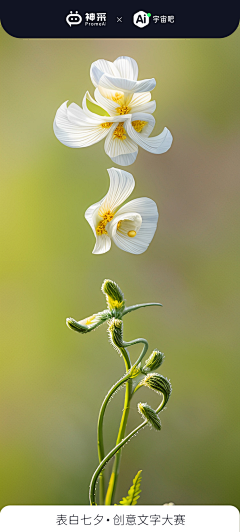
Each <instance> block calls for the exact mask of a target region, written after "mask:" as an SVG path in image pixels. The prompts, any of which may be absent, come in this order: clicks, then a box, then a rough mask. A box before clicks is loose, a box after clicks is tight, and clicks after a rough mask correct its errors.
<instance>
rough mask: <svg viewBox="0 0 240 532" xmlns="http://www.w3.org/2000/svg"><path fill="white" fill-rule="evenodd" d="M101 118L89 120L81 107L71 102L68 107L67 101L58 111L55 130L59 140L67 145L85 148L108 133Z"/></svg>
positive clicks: (54, 124)
mask: <svg viewBox="0 0 240 532" xmlns="http://www.w3.org/2000/svg"><path fill="white" fill-rule="evenodd" d="M99 118H100V121H99V120H95V121H91V120H88V118H87V117H86V116H85V115H84V112H83V110H82V109H81V108H80V107H78V106H77V105H76V104H71V105H70V106H69V108H67V102H65V103H63V104H62V105H61V107H59V109H58V111H57V113H56V116H55V120H54V123H53V130H54V133H55V135H56V137H57V138H58V140H60V142H62V144H65V146H69V147H70V148H84V147H86V146H91V145H92V144H96V142H99V141H100V140H102V139H103V138H104V137H106V135H107V134H108V132H109V129H107V128H102V127H101V122H103V117H99ZM104 118H105V117H104ZM108 118H109V117H108ZM104 121H105V120H104ZM106 121H107V120H106Z"/></svg>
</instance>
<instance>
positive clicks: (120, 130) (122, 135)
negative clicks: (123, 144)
mask: <svg viewBox="0 0 240 532" xmlns="http://www.w3.org/2000/svg"><path fill="white" fill-rule="evenodd" d="M113 138H114V139H121V140H124V139H126V138H127V136H126V131H125V129H124V127H123V122H120V124H118V126H117V127H116V129H115V131H114V133H113Z"/></svg>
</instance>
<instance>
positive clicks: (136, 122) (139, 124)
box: [132, 120, 147, 133]
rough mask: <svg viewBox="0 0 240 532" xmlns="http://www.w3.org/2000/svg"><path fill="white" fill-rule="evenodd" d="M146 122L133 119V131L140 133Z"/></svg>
mask: <svg viewBox="0 0 240 532" xmlns="http://www.w3.org/2000/svg"><path fill="white" fill-rule="evenodd" d="M146 124H147V122H145V121H144V120H134V121H133V122H132V126H133V127H134V129H135V131H137V133H140V131H142V129H143V128H144V126H146Z"/></svg>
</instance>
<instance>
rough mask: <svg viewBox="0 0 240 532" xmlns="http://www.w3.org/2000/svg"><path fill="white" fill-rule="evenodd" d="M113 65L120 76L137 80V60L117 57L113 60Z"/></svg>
mask: <svg viewBox="0 0 240 532" xmlns="http://www.w3.org/2000/svg"><path fill="white" fill-rule="evenodd" d="M114 65H115V66H116V67H117V69H118V71H119V72H120V76H121V77H122V78H126V79H132V80H137V78H138V65H137V62H136V61H135V60H134V59H132V58H131V57H126V56H121V57H118V58H117V59H116V61H114Z"/></svg>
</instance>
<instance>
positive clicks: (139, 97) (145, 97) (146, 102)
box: [129, 92, 156, 114]
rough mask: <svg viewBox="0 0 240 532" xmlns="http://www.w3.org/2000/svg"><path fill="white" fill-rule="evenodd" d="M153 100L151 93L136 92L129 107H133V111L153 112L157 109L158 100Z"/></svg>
mask: <svg viewBox="0 0 240 532" xmlns="http://www.w3.org/2000/svg"><path fill="white" fill-rule="evenodd" d="M150 100H151V93H150V92H146V93H143V94H142V93H140V94H134V95H133V97H132V99H131V102H130V103H129V107H130V108H131V113H132V114H133V113H137V112H138V113H149V114H152V113H154V111H155V110H156V102H155V101H154V100H153V101H152V102H150Z"/></svg>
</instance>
